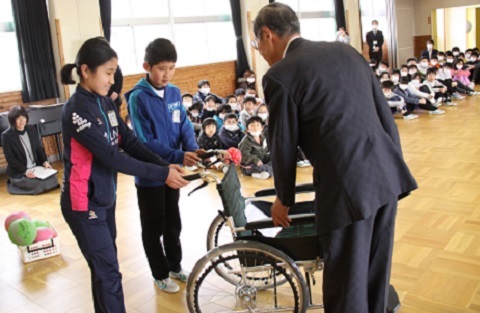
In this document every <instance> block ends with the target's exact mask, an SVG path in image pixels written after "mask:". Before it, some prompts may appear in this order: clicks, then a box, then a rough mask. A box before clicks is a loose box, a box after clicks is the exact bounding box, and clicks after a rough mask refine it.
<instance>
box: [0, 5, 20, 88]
mask: <svg viewBox="0 0 480 313" xmlns="http://www.w3.org/2000/svg"><path fill="white" fill-rule="evenodd" d="M0 42H1V43H2V49H0V68H1V69H2V71H1V72H0V73H1V74H0V92H8V91H15V90H21V89H22V84H21V79H20V63H19V59H18V45H17V37H16V36H15V29H14V25H13V16H12V6H11V2H10V1H1V2H0Z"/></svg>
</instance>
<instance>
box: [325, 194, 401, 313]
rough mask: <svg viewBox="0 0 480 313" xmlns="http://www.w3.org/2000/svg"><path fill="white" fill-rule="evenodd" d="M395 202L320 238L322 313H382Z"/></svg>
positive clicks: (386, 287) (390, 252) (385, 304)
mask: <svg viewBox="0 0 480 313" xmlns="http://www.w3.org/2000/svg"><path fill="white" fill-rule="evenodd" d="M396 212H397V199H396V198H393V199H392V200H390V201H389V202H388V203H387V204H386V205H384V206H383V207H381V208H380V209H378V211H377V212H376V213H374V214H373V215H372V216H370V217H369V218H367V219H364V220H360V221H357V222H354V223H353V224H350V225H348V226H346V227H344V228H340V229H337V230H334V231H332V232H330V233H328V234H326V235H324V236H321V237H320V243H321V246H322V249H323V257H324V263H325V267H324V273H323V297H324V299H323V301H324V305H325V313H385V312H386V306H387V296H388V286H389V281H390V270H391V263H392V249H393V236H394V228H395V216H396Z"/></svg>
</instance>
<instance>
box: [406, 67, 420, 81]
mask: <svg viewBox="0 0 480 313" xmlns="http://www.w3.org/2000/svg"><path fill="white" fill-rule="evenodd" d="M417 72H418V68H417V66H416V65H414V64H412V65H409V66H408V76H409V77H410V80H412V79H413V75H415V74H417Z"/></svg>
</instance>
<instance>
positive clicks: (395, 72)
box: [392, 69, 400, 75]
mask: <svg viewBox="0 0 480 313" xmlns="http://www.w3.org/2000/svg"><path fill="white" fill-rule="evenodd" d="M395 74H397V75H400V70H399V69H394V70H393V71H392V75H395Z"/></svg>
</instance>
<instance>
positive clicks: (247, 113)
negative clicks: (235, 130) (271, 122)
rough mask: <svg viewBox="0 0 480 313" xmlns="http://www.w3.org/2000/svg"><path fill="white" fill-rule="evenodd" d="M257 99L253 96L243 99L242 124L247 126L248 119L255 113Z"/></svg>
mask: <svg viewBox="0 0 480 313" xmlns="http://www.w3.org/2000/svg"><path fill="white" fill-rule="evenodd" d="M255 104H256V99H255V98H253V97H245V99H244V100H243V110H242V112H240V124H242V125H243V127H245V128H246V126H247V120H248V119H249V118H251V117H252V116H253V115H254V114H255V111H254V110H255Z"/></svg>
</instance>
